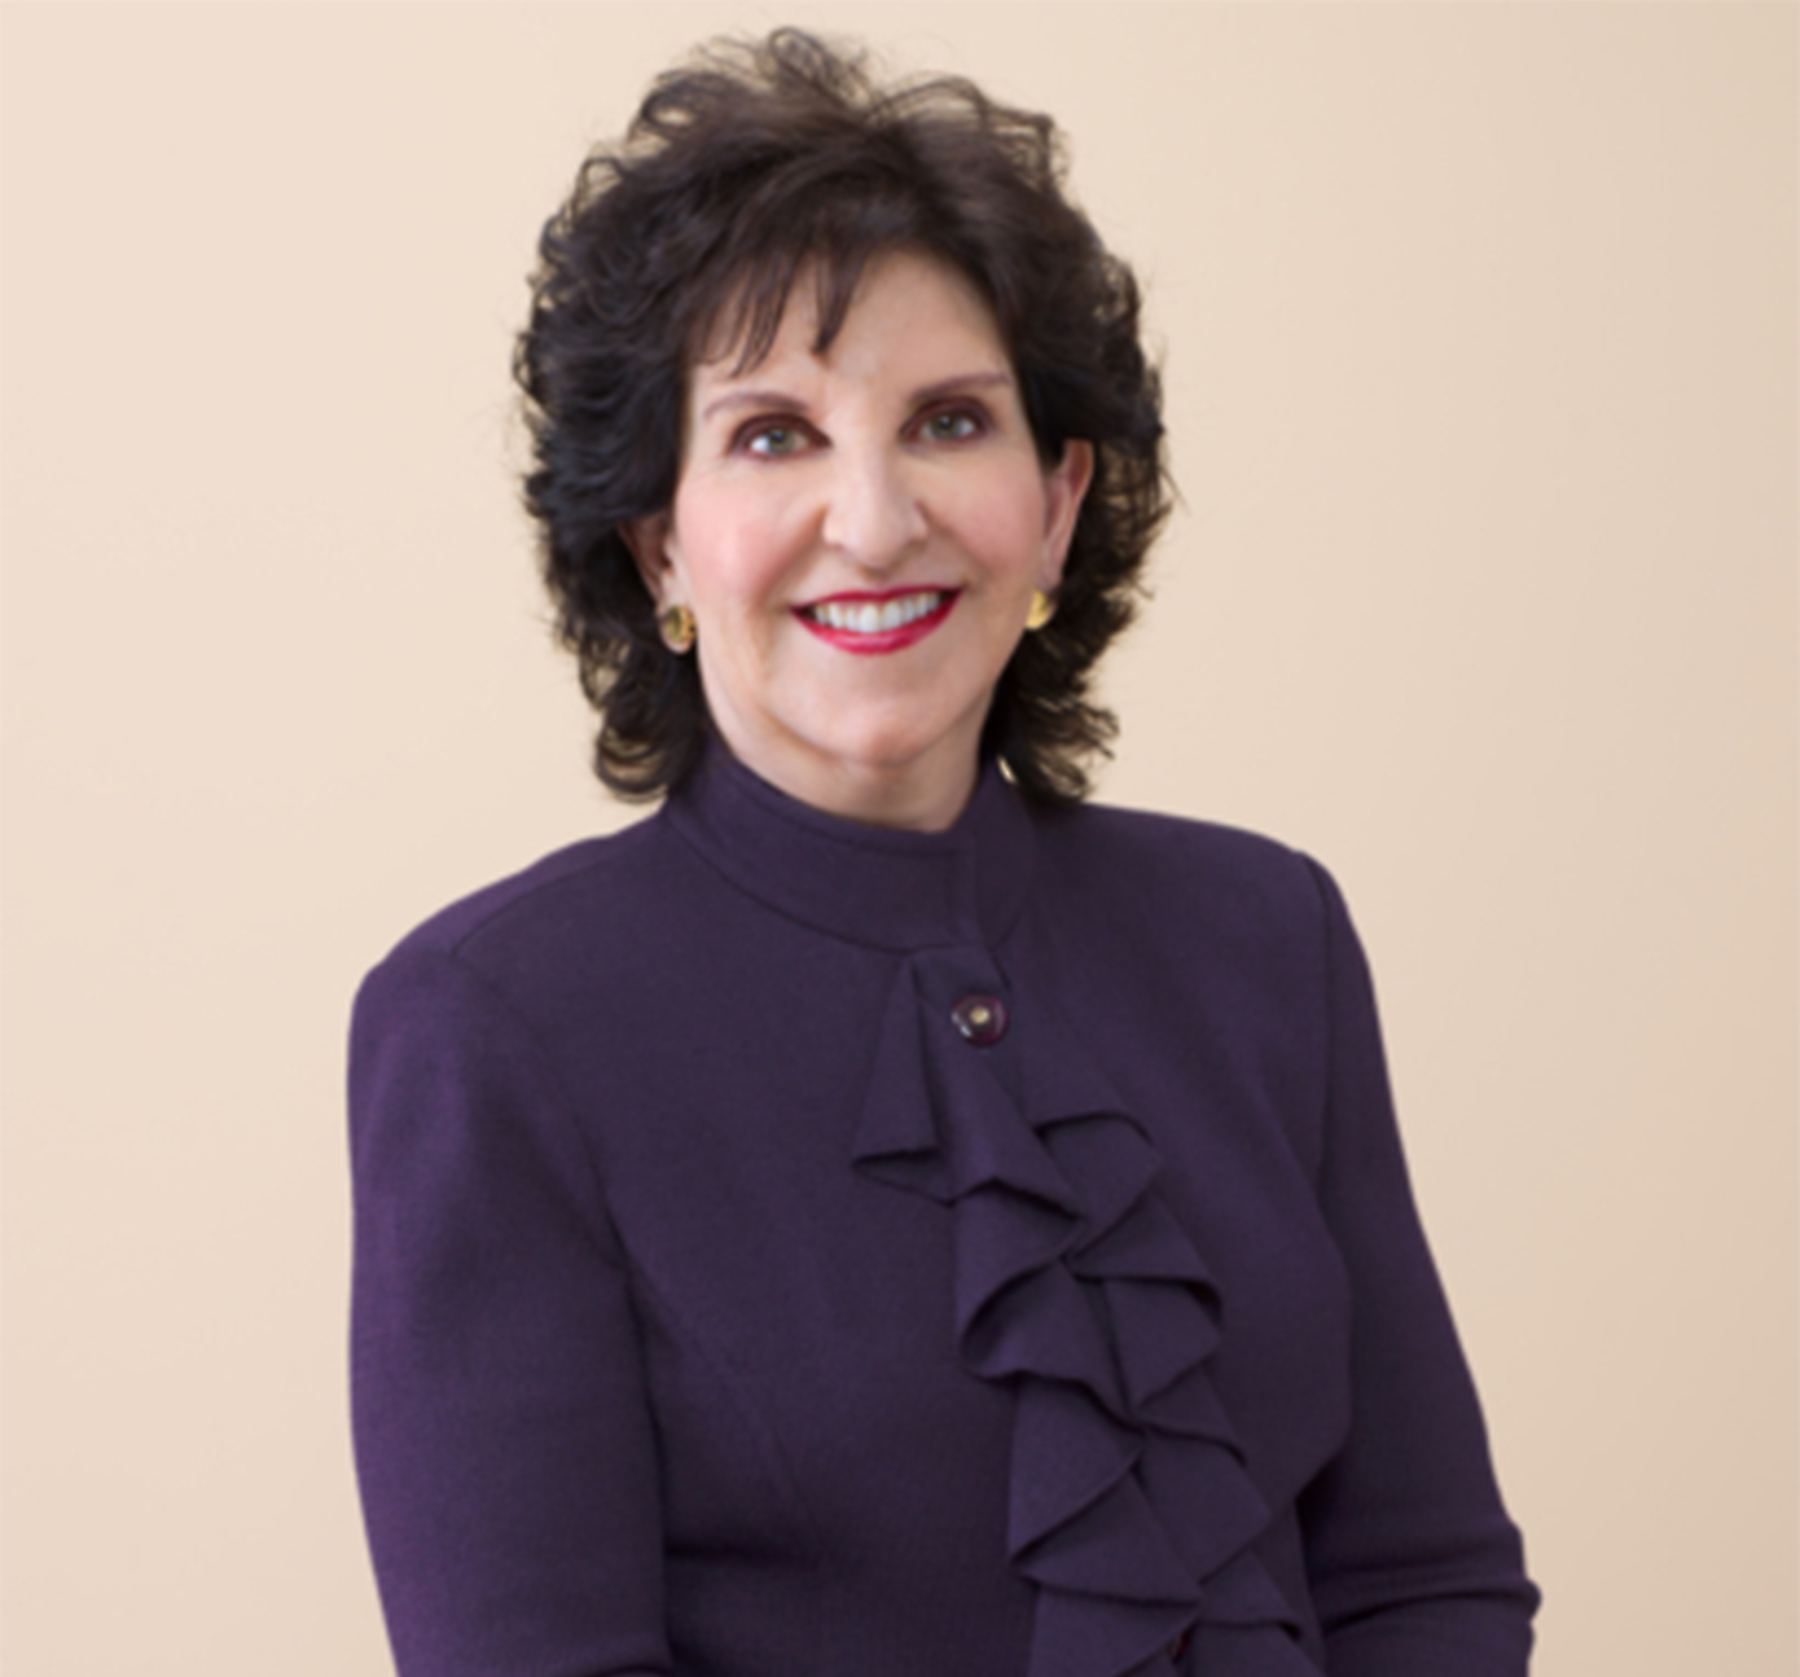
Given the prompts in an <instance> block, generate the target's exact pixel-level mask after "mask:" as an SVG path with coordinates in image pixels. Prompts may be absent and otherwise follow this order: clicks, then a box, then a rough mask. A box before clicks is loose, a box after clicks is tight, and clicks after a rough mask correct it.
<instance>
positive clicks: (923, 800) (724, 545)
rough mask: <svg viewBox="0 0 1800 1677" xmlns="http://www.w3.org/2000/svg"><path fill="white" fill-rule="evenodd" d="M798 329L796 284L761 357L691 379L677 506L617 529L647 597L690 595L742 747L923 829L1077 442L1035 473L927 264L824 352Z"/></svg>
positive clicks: (984, 335)
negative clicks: (815, 351) (748, 364)
mask: <svg viewBox="0 0 1800 1677" xmlns="http://www.w3.org/2000/svg"><path fill="white" fill-rule="evenodd" d="M816 330H817V320H816V307H815V304H814V300H813V297H812V287H811V286H810V284H807V283H805V281H804V277H803V281H802V283H801V284H799V285H797V286H796V287H795V290H794V299H793V302H792V303H791V305H790V306H789V309H788V311H787V314H786V315H785V317H784V318H783V320H782V322H781V328H780V331H779V332H778V333H777V335H776V338H775V342H774V345H773V347H772V348H771V350H770V352H769V354H768V356H767V357H766V358H765V359H764V360H762V361H761V362H759V363H758V364H757V365H756V366H754V367H751V368H748V369H746V370H744V371H743V372H738V371H736V370H735V369H734V363H735V360H736V357H735V354H734V353H732V354H725V355H723V356H722V357H721V358H719V359H716V360H711V361H706V362H703V363H702V364H700V365H699V366H697V367H696V368H695V369H694V370H693V373H692V375H691V378H690V381H689V389H688V396H687V422H686V435H685V440H684V444H683V452H682V461H681V473H680V478H679V481H678V484H677V487H676V491H675V499H674V504H673V505H672V507H671V508H670V510H669V511H668V512H667V513H666V514H663V515H660V516H658V517H656V518H652V519H646V520H643V521H641V522H640V523H639V524H637V525H634V526H633V527H632V528H631V529H630V530H629V531H628V532H627V536H628V539H629V541H630V543H631V547H632V551H633V553H634V554H635V555H636V557H637V561H638V565H639V568H640V569H641V570H642V572H643V574H644V579H645V581H646V583H647V584H648V585H649V587H650V590H651V592H652V594H653V595H654V596H655V598H656V600H657V602H658V606H659V609H660V608H666V607H668V606H670V605H673V604H677V603H680V604H684V605H686V606H688V607H689V609H690V610H692V612H693V614H694V618H695V621H696V623H697V625H698V627H699V641H698V644H697V647H696V653H697V656H698V657H699V660H700V678H701V683H702V685H703V686H704V688H705V691H706V700H707V704H708V706H709V708H710V710H711V713H712V717H713V720H714V722H715V724H716V725H717V727H718V730H719V733H720V734H721V735H722V736H723V738H724V740H725V743H726V744H727V745H728V746H730V748H731V750H732V751H733V753H734V754H735V755H736V756H737V757H738V758H739V760H740V761H742V762H743V763H745V764H746V765H747V766H748V767H749V768H751V769H753V770H754V771H755V772H756V773H757V774H759V775H760V776H761V777H762V778H763V779H765V780H767V781H769V782H771V783H772V784H773V785H775V786H778V787H780V788H781V789H782V790H783V791H785V792H787V793H789V794H790V795H791V796H793V797H796V798H799V799H800V800H801V801H802V802H805V803H808V804H812V805H813V806H815V807H816V808H819V809H825V810H829V811H831V812H833V813H835V814H839V815H845V816H849V817H851V818H852V819H855V820H860V821H868V822H873V823H876V824H878V825H882V826H895V827H911V828H916V829H920V830H926V831H930V830H938V829H941V828H944V827H947V826H949V825H950V823H951V822H953V821H954V820H955V819H956V817H957V815H958V814H959V813H960V812H961V810H962V807H963V805H964V804H965V803H966V802H967V800H968V797H969V794H970V792H971V790H972V789H973V786H974V782H975V775H976V757H977V751H978V747H979V743H980V738H981V729H982V723H983V722H984V720H985V719H986V716H987V711H988V704H989V701H990V699H991V698H992V696H993V690H994V683H995V682H996V681H997V680H998V679H999V677H1000V672H1001V670H1002V669H1003V668H1004V667H1005V665H1006V661H1007V659H1008V658H1009V657H1011V655H1012V652H1013V648H1014V647H1015V646H1016V645H1017V644H1018V640H1019V637H1020V635H1021V634H1022V633H1023V632H1024V627H1025V614H1026V611H1027V609H1028V607H1029V604H1030V600H1031V595H1032V591H1033V590H1034V589H1043V590H1044V591H1045V592H1046V593H1048V592H1050V591H1052V590H1053V589H1054V588H1055V587H1056V584H1057V582H1058V580H1059V578H1060V577H1061V575H1062V565H1063V558H1064V555H1065V554H1066V553H1067V551H1068V546H1069V537H1070V535H1071V533H1072V531H1073V530H1074V527H1075V516H1076V513H1077V512H1078V510H1079V509H1080V505H1081V497H1082V494H1083V492H1084V491H1085V490H1086V488H1087V483H1088V478H1089V475H1090V473H1091V470H1092V451H1091V450H1090V449H1089V447H1088V445H1087V444H1085V443H1071V444H1070V445H1069V446H1068V448H1067V449H1066V450H1065V451H1064V454H1063V458H1062V459H1061V460H1060V461H1059V462H1057V463H1056V464H1055V465H1054V466H1052V467H1051V468H1050V469H1049V470H1045V468H1044V467H1043V465H1042V464H1041V462H1040V461H1039V459H1038V455H1037V450H1036V447H1035V444H1034V443H1033V440H1032V435H1031V430H1030V427H1029V426H1028V424H1027V423H1026V419H1025V412H1024V408H1023V406H1022V404H1021V402H1020V398H1019V391H1018V388H1017V386H1016V384H1015V383H1014V379H1013V372H1012V367H1011V363H1010V361H1009V359H1008V356H1007V353H1006V348H1005V346H1004V344H1003V343H1002V342H1001V340H1000V335H999V332H998V330H997V328H996V326H995V324H994V320H993V316H992V314H991V313H990V311H989V310H988V307H987V305H986V303H985V302H984V301H983V300H982V298H981V297H980V296H979V294H978V293H977V292H976V291H975V289H974V288H973V287H972V286H971V285H970V284H969V283H968V281H966V280H965V279H964V278H963V277H962V276H961V275H960V274H957V273H956V272H954V271H953V270H951V269H949V268H947V267H945V266H943V265H941V264H940V263H937V262H935V261H933V260H930V259H928V258H925V257H921V256H917V255H912V254H896V255H892V256H889V257H886V258H884V259H883V260H881V261H880V262H879V263H877V264H875V265H872V266H871V267H870V269H869V270H868V272H867V273H866V275H865V276H864V278H863V280H862V283H861V285H860V287H859V288H858V291H857V294H856V298H855V301H854V302H853V303H852V304H851V306H850V311H849V314H848V316H847V317H846V319H845V321H844V325H843V329H842V331H841V332H840V333H839V334H838V336H837V338H836V339H835V340H834V341H833V343H832V345H831V347H830V349H829V350H828V351H826V353H825V354H824V355H814V354H813V352H812V349H811V345H812V343H813V341H814V338H815V336H816Z"/></svg>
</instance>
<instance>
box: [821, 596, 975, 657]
mask: <svg viewBox="0 0 1800 1677" xmlns="http://www.w3.org/2000/svg"><path fill="white" fill-rule="evenodd" d="M957 592H958V591H957V590H956V589H954V588H889V589H887V590H885V591H884V592H881V593H870V592H855V593H847V594H832V595H829V596H827V597H826V598H825V599H823V600H814V601H813V602H812V603H811V604H809V605H804V606H796V607H795V608H794V615H795V617H797V618H799V620H800V621H801V622H802V623H803V624H805V625H806V627H807V628H808V629H810V630H811V631H812V632H813V633H814V634H815V635H817V636H818V637H819V639H820V640H822V641H825V642H827V643H828V644H829V645H831V646H835V647H837V648H838V649H839V650H840V651H842V652H855V653H860V654H863V655H864V656H869V655H873V654H877V653H883V652H900V651H903V650H904V649H905V648H907V647H909V646H916V645H917V644H918V643H919V642H920V641H922V640H923V639H924V638H925V637H926V636H927V635H929V634H930V633H931V632H932V630H934V629H936V628H937V627H938V625H939V624H941V623H942V622H943V621H944V619H945V618H947V617H948V616H949V615H950V610H951V608H952V607H953V606H954V605H955V604H956V597H957ZM933 596H935V602H936V603H935V604H929V605H927V604H926V602H927V600H928V598H930V597H933ZM906 601H917V602H918V603H919V606H920V607H921V608H922V609H919V610H918V611H917V612H916V613H913V614H911V615H908V614H907V613H906V609H905V607H904V605H902V606H901V609H900V610H899V611H896V610H895V609H894V608H895V606H896V604H897V603H901V602H906ZM895 617H903V618H904V621H897V622H893V623H892V624H891V626H882V625H881V621H880V620H881V619H883V618H895ZM864 624H868V625H869V626H868V627H864Z"/></svg>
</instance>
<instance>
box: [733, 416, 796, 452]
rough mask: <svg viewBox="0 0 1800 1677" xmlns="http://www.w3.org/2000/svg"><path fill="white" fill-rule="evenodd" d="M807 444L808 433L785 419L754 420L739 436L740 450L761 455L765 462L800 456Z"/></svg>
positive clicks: (738, 444)
mask: <svg viewBox="0 0 1800 1677" xmlns="http://www.w3.org/2000/svg"><path fill="white" fill-rule="evenodd" d="M807 442H808V438H807V435H806V433H805V432H804V431H803V430H802V429H801V428H800V427H799V426H798V425H795V424H793V423H792V422H791V421H789V420H785V419H758V420H753V421H752V422H751V423H750V424H748V425H746V426H745V427H744V428H743V430H741V431H739V432H738V434H737V446H738V447H739V448H741V449H742V450H743V451H744V452H745V453H746V454H755V455H760V456H761V457H762V458H763V459H765V460H776V459H780V458H782V457H783V456H784V455H789V454H798V453H799V452H800V451H801V450H802V449H804V448H805V447H806V446H807Z"/></svg>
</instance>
